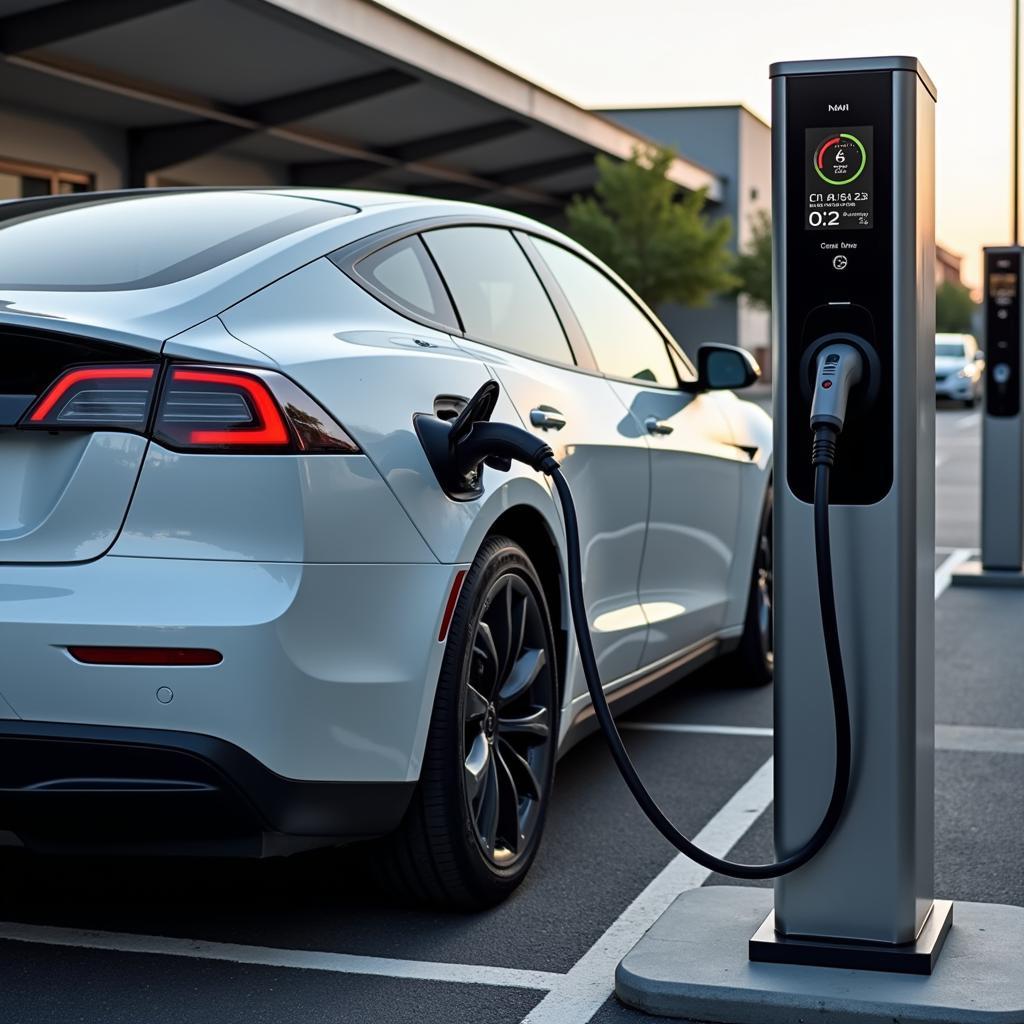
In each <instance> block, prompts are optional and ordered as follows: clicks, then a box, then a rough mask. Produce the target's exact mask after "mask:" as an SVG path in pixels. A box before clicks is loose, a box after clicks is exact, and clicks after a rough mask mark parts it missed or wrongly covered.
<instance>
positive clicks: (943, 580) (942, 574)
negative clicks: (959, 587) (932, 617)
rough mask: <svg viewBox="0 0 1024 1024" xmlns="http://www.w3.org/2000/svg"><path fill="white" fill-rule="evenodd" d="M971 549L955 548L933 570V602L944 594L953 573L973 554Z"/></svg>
mask: <svg viewBox="0 0 1024 1024" xmlns="http://www.w3.org/2000/svg"><path fill="white" fill-rule="evenodd" d="M974 553H975V552H974V549H973V548H956V549H955V550H954V551H953V552H952V553H951V554H949V555H947V556H946V558H945V559H944V560H943V562H942V564H941V565H940V566H939V567H938V569H936V570H935V600H936V601H937V600H938V599H939V598H940V597H941V596H942V594H944V593H945V592H946V588H947V587H948V586H949V584H950V581H951V580H952V579H953V573H954V572H955V571H956V570H957V569H959V568H960V566H961V565H963V564H964V562H966V561H967V559H968V558H970V557H971V556H972V555H973V554H974Z"/></svg>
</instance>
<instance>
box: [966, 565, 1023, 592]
mask: <svg viewBox="0 0 1024 1024" xmlns="http://www.w3.org/2000/svg"><path fill="white" fill-rule="evenodd" d="M950 582H951V583H952V584H953V586H954V587H1024V572H1022V571H1021V570H1020V569H986V568H985V567H984V566H983V565H982V564H981V559H978V558H972V559H971V560H970V561H969V562H964V564H963V565H962V566H961V567H960V568H959V569H957V570H956V572H954V573H953V575H952V577H950Z"/></svg>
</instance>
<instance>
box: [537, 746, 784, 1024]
mask: <svg viewBox="0 0 1024 1024" xmlns="http://www.w3.org/2000/svg"><path fill="white" fill-rule="evenodd" d="M771 802H772V759H771V758H769V759H768V760H767V761H766V762H765V763H764V764H763V765H762V766H761V767H760V768H758V770H757V771H756V772H754V774H753V775H752V776H751V777H750V779H748V780H747V782H745V783H744V784H743V785H742V786H741V787H740V789H739V790H737V792H736V794H735V795H734V796H733V797H732V799H731V800H729V802H728V803H727V804H726V805H725V806H724V807H723V808H722V809H721V810H720V811H719V812H718V813H717V814H716V815H715V816H714V817H713V818H712V819H711V820H710V821H709V822H708V823H707V824H706V825H705V826H704V828H702V829H701V831H700V833H699V834H698V835H697V837H696V839H695V840H694V841H695V842H696V843H697V845H698V846H700V847H703V848H704V849H705V850H708V851H709V852H710V853H713V854H716V855H717V856H719V857H724V856H725V855H726V854H727V853H728V852H729V851H730V850H731V849H732V848H733V847H734V846H735V845H736V843H737V842H739V840H740V839H742V838H743V836H744V835H745V834H746V832H747V830H748V829H749V828H750V826H751V825H752V824H753V823H754V822H755V821H756V820H757V818H758V817H759V816H760V815H761V814H762V813H763V812H764V811H765V810H767V808H768V806H769V805H770V804H771ZM710 874H711V872H710V871H708V870H707V869H706V868H702V867H699V866H698V865H697V864H694V863H693V861H691V860H689V859H688V858H686V857H684V856H683V855H682V854H677V855H676V856H675V857H673V858H672V860H671V861H669V863H668V865H667V866H666V867H665V868H663V869H662V871H661V873H660V874H658V875H657V876H655V878H654V879H653V880H652V881H651V882H650V884H649V885H648V886H647V888H646V889H644V891H643V892H642V893H640V895H639V896H637V898H636V899H635V900H633V902H632V903H630V905H629V906H628V907H627V908H626V909H625V910H624V911H623V912H622V914H621V915H620V916H619V918H618V919H617V920H616V921H615V922H614V924H612V926H611V927H610V928H609V929H608V930H607V931H606V932H605V933H604V934H603V935H602V936H601V938H599V939H598V940H597V942H595V943H594V945H593V946H591V947H590V949H588V950H587V952H586V953H584V954H583V956H582V957H581V958H580V959H579V960H577V961H576V964H575V965H574V966H573V967H572V969H571V970H570V971H569V973H568V974H565V975H563V976H562V977H561V978H560V979H559V980H558V982H557V984H556V985H555V986H554V988H552V990H551V991H550V992H549V993H548V994H547V995H546V996H545V997H544V998H543V999H542V1000H541V1001H540V1002H539V1003H538V1004H537V1005H536V1006H535V1007H534V1008H533V1010H531V1011H530V1013H529V1015H528V1016H527V1017H526V1018H525V1019H524V1021H523V1024H585V1022H586V1021H589V1020H590V1018H591V1017H593V1015H594V1014H595V1013H596V1012H597V1011H598V1010H599V1009H600V1008H601V1006H602V1005H604V1003H605V1001H606V1000H607V999H608V997H609V996H610V995H611V987H612V978H613V977H614V975H615V967H616V965H617V964H618V962H619V961H620V960H621V959H622V958H623V957H624V956H625V955H626V954H627V953H628V952H629V951H630V950H631V949H632V948H633V946H634V945H636V943H637V942H638V941H639V939H640V938H641V937H642V936H643V934H644V932H646V931H647V929H648V928H650V926H651V925H652V924H653V923H654V922H655V921H656V920H657V919H658V917H659V916H660V915H661V914H662V913H663V912H664V911H665V909H666V908H667V907H668V906H669V904H670V903H671V902H672V901H673V900H674V899H675V898H676V897H677V896H678V895H679V894H680V893H681V892H683V891H684V890H686V889H693V888H695V887H697V886H699V885H702V884H703V883H704V882H705V880H706V879H707V878H708V876H709V875H710Z"/></svg>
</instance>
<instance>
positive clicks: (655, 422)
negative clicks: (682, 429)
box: [644, 416, 675, 434]
mask: <svg viewBox="0 0 1024 1024" xmlns="http://www.w3.org/2000/svg"><path fill="white" fill-rule="evenodd" d="M644 426H645V427H646V428H647V433H648V434H671V433H672V431H673V430H675V427H673V426H672V425H671V424H669V423H664V422H663V421H662V420H659V419H657V418H656V417H654V416H648V417H647V419H645V420H644Z"/></svg>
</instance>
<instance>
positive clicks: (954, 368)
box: [935, 334, 985, 408]
mask: <svg viewBox="0 0 1024 1024" xmlns="http://www.w3.org/2000/svg"><path fill="white" fill-rule="evenodd" d="M984 371H985V357H984V353H982V352H981V351H980V349H979V348H978V342H977V341H976V340H975V338H974V336H973V335H972V334H937V335H936V336H935V397H936V398H952V399H955V400H957V401H960V402H963V403H964V405H966V406H968V407H970V408H973V407H974V406H975V405H977V404H978V401H979V399H980V398H981V395H982V390H983V388H984V375H985V374H984Z"/></svg>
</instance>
